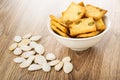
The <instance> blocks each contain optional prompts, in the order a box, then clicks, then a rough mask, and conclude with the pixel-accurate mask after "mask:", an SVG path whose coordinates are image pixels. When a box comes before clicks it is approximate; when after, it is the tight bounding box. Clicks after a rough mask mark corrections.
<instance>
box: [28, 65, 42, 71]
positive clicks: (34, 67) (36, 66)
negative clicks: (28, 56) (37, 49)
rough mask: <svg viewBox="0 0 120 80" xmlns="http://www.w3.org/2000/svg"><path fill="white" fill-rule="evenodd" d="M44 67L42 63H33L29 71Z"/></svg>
mask: <svg viewBox="0 0 120 80" xmlns="http://www.w3.org/2000/svg"><path fill="white" fill-rule="evenodd" d="M40 69H42V65H38V64H31V65H30V66H29V67H28V71H35V70H40Z"/></svg>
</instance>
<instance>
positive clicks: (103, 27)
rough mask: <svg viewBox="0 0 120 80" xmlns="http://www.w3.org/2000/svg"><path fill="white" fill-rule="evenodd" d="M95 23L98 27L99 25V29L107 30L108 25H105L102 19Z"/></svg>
mask: <svg viewBox="0 0 120 80" xmlns="http://www.w3.org/2000/svg"><path fill="white" fill-rule="evenodd" d="M95 23H96V27H97V29H98V30H100V31H103V30H105V28H106V26H105V24H104V22H103V20H102V19H99V20H97V21H95Z"/></svg>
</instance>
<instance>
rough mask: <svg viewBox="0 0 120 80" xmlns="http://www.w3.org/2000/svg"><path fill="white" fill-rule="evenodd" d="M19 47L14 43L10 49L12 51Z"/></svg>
mask: <svg viewBox="0 0 120 80" xmlns="http://www.w3.org/2000/svg"><path fill="white" fill-rule="evenodd" d="M17 45H18V44H17V43H13V44H12V45H11V46H10V47H9V48H8V49H9V50H10V51H12V50H14V49H15V48H16V47H17Z"/></svg>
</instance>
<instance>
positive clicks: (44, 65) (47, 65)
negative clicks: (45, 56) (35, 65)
mask: <svg viewBox="0 0 120 80" xmlns="http://www.w3.org/2000/svg"><path fill="white" fill-rule="evenodd" d="M42 70H43V71H45V72H49V71H50V70H51V67H50V65H49V64H48V63H43V65H42Z"/></svg>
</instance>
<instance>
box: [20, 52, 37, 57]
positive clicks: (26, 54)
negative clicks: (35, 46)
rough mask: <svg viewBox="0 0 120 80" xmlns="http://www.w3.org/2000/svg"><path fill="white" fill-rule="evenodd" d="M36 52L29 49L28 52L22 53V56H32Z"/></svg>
mask: <svg viewBox="0 0 120 80" xmlns="http://www.w3.org/2000/svg"><path fill="white" fill-rule="evenodd" d="M34 54H35V51H27V52H23V54H22V55H21V57H23V58H28V57H30V56H33V55H34Z"/></svg>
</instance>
